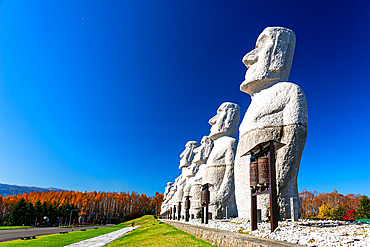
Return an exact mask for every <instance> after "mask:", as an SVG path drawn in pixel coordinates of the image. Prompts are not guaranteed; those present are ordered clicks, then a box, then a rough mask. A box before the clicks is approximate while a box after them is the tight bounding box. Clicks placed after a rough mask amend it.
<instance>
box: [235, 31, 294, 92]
mask: <svg viewBox="0 0 370 247" xmlns="http://www.w3.org/2000/svg"><path fill="white" fill-rule="evenodd" d="M295 41H296V38H295V34H294V32H293V31H292V30H290V29H288V28H284V27H267V28H265V30H263V32H262V33H261V34H260V35H259V36H258V39H257V42H256V48H255V49H254V50H252V51H250V52H249V53H247V54H246V55H245V56H244V57H243V63H244V64H245V66H246V67H247V68H248V70H247V72H246V73H245V80H244V81H243V82H242V84H241V85H240V91H243V92H245V93H247V94H249V95H251V96H253V94H255V93H257V92H259V91H261V90H262V89H264V88H267V87H269V86H271V85H273V84H275V83H277V82H279V81H288V78H289V73H290V68H291V67H292V62H293V55H294V48H295Z"/></svg>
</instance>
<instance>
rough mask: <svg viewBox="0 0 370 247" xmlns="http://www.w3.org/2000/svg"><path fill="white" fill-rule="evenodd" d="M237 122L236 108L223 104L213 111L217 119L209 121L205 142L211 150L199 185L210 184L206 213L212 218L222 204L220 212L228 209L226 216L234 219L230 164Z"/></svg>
mask: <svg viewBox="0 0 370 247" xmlns="http://www.w3.org/2000/svg"><path fill="white" fill-rule="evenodd" d="M239 119H240V107H239V105H237V104H234V103H230V102H225V103H223V104H221V106H220V107H219V108H218V110H217V115H216V116H214V117H213V118H211V119H210V120H209V124H210V125H212V127H211V133H210V134H209V139H211V140H213V144H214V145H213V149H212V151H211V153H210V155H209V158H208V160H207V165H206V169H205V175H204V177H203V181H202V184H207V183H208V184H211V187H210V188H209V190H210V204H209V212H211V213H212V217H214V216H215V215H216V209H217V207H218V205H219V204H220V203H222V210H223V212H225V207H229V209H230V216H236V215H237V211H236V204H235V194H234V188H235V187H234V160H235V153H236V148H237V145H238V142H237V140H236V139H235V136H236V132H237V129H238V125H239Z"/></svg>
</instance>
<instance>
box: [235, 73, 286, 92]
mask: <svg viewBox="0 0 370 247" xmlns="http://www.w3.org/2000/svg"><path fill="white" fill-rule="evenodd" d="M279 81H281V79H280V78H266V77H264V76H261V77H260V78H251V79H249V78H246V80H245V81H243V82H242V84H240V91H242V92H244V93H247V94H249V95H250V96H253V94H255V93H258V92H259V91H261V90H262V89H264V88H267V87H270V86H271V85H272V84H274V83H276V82H279Z"/></svg>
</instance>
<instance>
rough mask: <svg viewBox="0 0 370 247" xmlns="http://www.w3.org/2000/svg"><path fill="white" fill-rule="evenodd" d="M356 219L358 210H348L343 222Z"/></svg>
mask: <svg viewBox="0 0 370 247" xmlns="http://www.w3.org/2000/svg"><path fill="white" fill-rule="evenodd" d="M355 219H356V210H354V209H351V210H347V212H346V215H345V216H344V217H343V220H355Z"/></svg>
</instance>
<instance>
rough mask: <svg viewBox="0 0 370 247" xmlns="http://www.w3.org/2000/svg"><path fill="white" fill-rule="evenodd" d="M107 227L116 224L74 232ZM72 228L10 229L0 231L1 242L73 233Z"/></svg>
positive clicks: (79, 229)
mask: <svg viewBox="0 0 370 247" xmlns="http://www.w3.org/2000/svg"><path fill="white" fill-rule="evenodd" d="M107 226H114V224H108V225H102V226H84V227H74V228H73V231H81V230H83V229H94V228H97V227H98V228H102V227H107ZM71 231H72V228H69V227H65V228H64V227H63V228H59V227H35V228H23V229H8V230H0V242H5V241H10V240H15V239H20V238H24V237H30V236H41V235H48V234H56V233H60V232H71Z"/></svg>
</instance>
